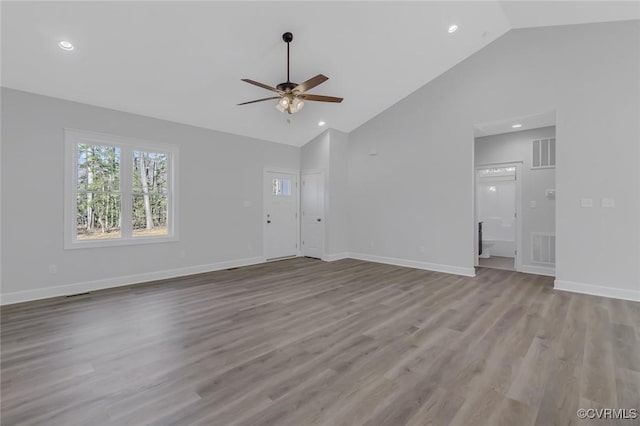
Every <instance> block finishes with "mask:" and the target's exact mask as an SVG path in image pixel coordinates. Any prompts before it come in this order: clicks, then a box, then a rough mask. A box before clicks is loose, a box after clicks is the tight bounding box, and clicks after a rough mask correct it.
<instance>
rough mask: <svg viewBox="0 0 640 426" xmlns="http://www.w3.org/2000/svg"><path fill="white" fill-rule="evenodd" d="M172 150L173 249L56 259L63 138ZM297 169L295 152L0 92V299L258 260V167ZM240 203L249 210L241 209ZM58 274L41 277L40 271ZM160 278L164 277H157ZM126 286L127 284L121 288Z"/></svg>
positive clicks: (89, 252) (73, 253)
mask: <svg viewBox="0 0 640 426" xmlns="http://www.w3.org/2000/svg"><path fill="white" fill-rule="evenodd" d="M65 127H67V128H76V129H83V130H89V131H95V132H103V133H109V134H115V135H121V136H125V137H132V138H140V139H146V140H151V141H157V142H164V143H172V144H177V145H179V149H180V164H179V166H180V175H179V191H180V205H179V206H178V208H179V214H180V235H179V237H180V241H179V242H170V243H161V244H148V245H137V246H122V247H108V248H93V249H86V250H64V249H63V233H62V223H63V210H64V209H63V197H62V194H63V173H64V170H63V147H64V144H63V128H65ZM269 166H272V167H282V168H287V169H299V168H300V149H299V148H297V147H292V146H287V145H283V144H276V143H271V142H265V141H261V140H256V139H250V138H247V137H242V136H236V135H231V134H227V133H221V132H216V131H212V130H206V129H202V128H197V127H192V126H186V125H181V124H176V123H171V122H167V121H162V120H156V119H152V118H147V117H142V116H138V115H133V114H127V113H123V112H118V111H113V110H108V109H104V108H98V107H93V106H89V105H84V104H79V103H74V102H68V101H64V100H60V99H55V98H50V97H45V96H39V95H34V94H29V93H25V92H19V91H15V90H11V89H6V88H3V89H2V294H3V298H4V296H5V295H6V294H8V293H14V292H21V291H29V290H37V289H41V290H42V289H44V292H40V293H38V294H46V295H50V294H55V292H51V291H49V292H48V290H47V289H49V290H51V288H52V287H54V286H60V285H69V284H75V283H84V282H93V281H96V280H97V281H99V280H106V281H104V282H103V283H99V285H98V284H97V285H96V286H97V287H100V286H109V285H112V284H118V283H123V282H128V281H133V282H135V281H144V280H145V279H149V278H153V277H158V276H162V271H175V274H181V273H193V272H196V271H203V270H207V269H208V268H209V267H210V265H213V264H218V263H220V262H227V261H228V262H230V264H236V263H242V262H243V261H246V260H248V261H251V260H255V259H256V258H261V257H262V179H263V169H264V167H269ZM244 201H250V202H251V207H244V204H243V203H244ZM52 264H55V265H57V269H58V272H57V274H55V275H52V274H49V265H52ZM167 274H169V272H167ZM127 277H131V278H130V279H128V278H127Z"/></svg>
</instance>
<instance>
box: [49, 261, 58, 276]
mask: <svg viewBox="0 0 640 426" xmlns="http://www.w3.org/2000/svg"><path fill="white" fill-rule="evenodd" d="M49 273H50V274H51V275H55V274H57V273H58V265H55V264H53V263H52V264H51V265H49Z"/></svg>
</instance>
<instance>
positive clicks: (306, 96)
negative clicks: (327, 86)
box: [299, 93, 343, 103]
mask: <svg viewBox="0 0 640 426" xmlns="http://www.w3.org/2000/svg"><path fill="white" fill-rule="evenodd" d="M299 97H300V98H302V99H304V100H305V101H317V102H336V103H340V102H342V99H343V98H337V97H335V96H323V95H312V94H310V93H305V94H302V95H299Z"/></svg>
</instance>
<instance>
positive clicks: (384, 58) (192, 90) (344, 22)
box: [2, 1, 640, 145]
mask: <svg viewBox="0 0 640 426" xmlns="http://www.w3.org/2000/svg"><path fill="white" fill-rule="evenodd" d="M638 5H639V3H637V2H610V1H606V2H581V1H580V2H525V1H516V2H502V1H471V2H455V1H454V2H451V1H448V2H268V1H261V2H238V1H236V2H178V1H172V2H55V1H51V2H25V1H20V2H7V1H3V2H2V85H3V86H5V87H10V88H14V89H19V90H25V91H28V92H33V93H39V94H43V95H49V96H55V97H59V98H63V99H69V100H73V101H78V102H84V103H88V104H92V105H98V106H103V107H108V108H113V109H117V110H121V111H127V112H132V113H137V114H142V115H147V116H151V117H156V118H161V119H166V120H171V121H176V122H180V123H185V124H191V125H196V126H201V127H205V128H210V129H215V130H221V131H225V132H231V133H236V134H241V135H246V136H251V137H255V138H260V139H265V140H270V141H274V142H281V143H287V144H292V145H303V144H304V143H306V142H307V141H309V140H310V139H311V138H313V137H314V136H316V135H317V134H318V133H320V132H321V131H322V130H323V128H320V127H318V125H317V123H318V121H320V120H322V121H325V122H326V123H327V126H329V127H332V128H335V129H338V130H342V131H345V132H348V131H351V130H353V129H354V128H356V127H358V126H359V125H361V124H362V123H364V122H365V121H367V120H369V119H371V118H372V117H373V116H375V115H376V114H378V113H380V112H382V111H383V110H385V109H386V108H388V107H389V106H391V105H393V104H394V103H396V102H398V101H399V100H401V99H402V98H404V97H405V96H407V95H408V94H409V93H411V92H413V91H414V90H416V89H417V88H419V87H420V86H422V85H424V84H426V83H427V82H429V81H430V80H432V79H433V78H435V77H436V76H438V75H439V74H441V73H442V72H444V71H446V70H447V69H449V68H451V67H452V66H454V65H455V64H456V63H458V62H460V61H461V60H463V59H465V58H467V57H468V56H470V55H471V54H473V53H474V52H476V51H478V50H480V49H481V48H482V47H484V46H486V45H487V44H488V43H490V42H491V41H493V40H495V39H496V38H497V37H499V36H501V35H502V34H504V33H505V32H507V31H509V30H510V29H512V28H517V27H528V26H544V25H560V24H573V23H584V22H595V21H612V20H625V19H639V18H640V13H639V7H638ZM454 23H455V24H457V25H458V27H459V29H458V31H456V32H455V33H453V34H449V33H448V32H447V29H448V27H449V26H450V25H451V24H454ZM285 31H291V32H292V33H293V34H294V41H293V43H292V44H291V79H292V81H295V82H298V83H300V82H302V81H303V80H306V79H308V78H310V77H312V76H314V75H316V74H319V73H322V74H325V75H326V76H328V77H329V80H328V81H327V82H326V83H324V84H322V85H320V86H318V87H317V88H315V89H313V90H311V91H310V93H316V94H323V95H331V96H341V97H344V98H345V100H344V102H343V103H342V104H324V103H317V102H307V105H306V106H305V108H304V109H303V110H302V111H301V112H299V113H297V114H295V115H291V116H289V115H287V114H282V113H280V112H278V111H277V110H276V109H275V108H274V102H275V101H269V102H263V103H257V104H252V105H246V106H236V104H237V103H240V102H244V101H249V100H253V99H258V98H264V97H268V96H270V95H271V93H270V92H268V91H266V90H263V89H260V88H258V87H255V86H251V85H249V84H246V83H243V82H241V81H240V79H241V78H250V79H253V80H257V81H260V82H263V83H266V84H269V85H273V86H275V85H276V84H278V83H280V82H282V81H284V80H286V68H285V64H286V45H285V43H284V42H283V41H282V37H281V36H282V33H284V32H285ZM60 40H69V41H71V42H73V43H74V45H75V50H73V51H72V52H65V51H63V50H61V49H60V48H58V46H57V43H58V41H60ZM287 119H290V123H288V122H287Z"/></svg>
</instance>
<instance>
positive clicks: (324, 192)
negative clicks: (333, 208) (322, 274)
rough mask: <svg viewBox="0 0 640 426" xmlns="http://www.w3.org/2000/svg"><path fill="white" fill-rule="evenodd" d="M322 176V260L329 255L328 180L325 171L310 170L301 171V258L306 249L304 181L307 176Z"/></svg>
mask: <svg viewBox="0 0 640 426" xmlns="http://www.w3.org/2000/svg"><path fill="white" fill-rule="evenodd" d="M316 173H317V174H320V176H321V178H322V256H321V257H320V259H322V260H324V258H325V256H326V255H327V252H326V248H327V247H326V243H327V241H326V240H327V179H326V173H325V171H324V170H323V169H309V170H302V171H300V210H299V212H300V214H299V215H298V216H299V219H300V244H299V247H300V256H304V249H303V247H302V236H303V232H302V227H303V225H304V221H303V220H302V179H303V177H304V175H305V174H316Z"/></svg>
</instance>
